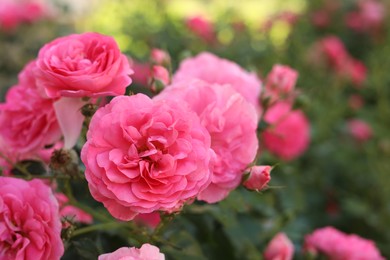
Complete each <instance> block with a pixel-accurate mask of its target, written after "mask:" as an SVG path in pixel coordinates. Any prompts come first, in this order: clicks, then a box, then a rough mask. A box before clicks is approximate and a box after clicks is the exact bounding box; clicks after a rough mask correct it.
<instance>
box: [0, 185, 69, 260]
mask: <svg viewBox="0 0 390 260" xmlns="http://www.w3.org/2000/svg"><path fill="white" fill-rule="evenodd" d="M63 253H64V246H63V244H62V240H61V221H60V216H59V214H58V203H57V201H56V199H55V198H54V196H53V193H52V191H51V189H50V188H49V187H48V186H46V185H45V184H44V183H43V182H42V181H41V180H32V181H29V182H27V181H25V180H22V179H16V178H9V177H0V259H16V260H23V259H41V260H56V259H60V257H61V256H62V254H63Z"/></svg>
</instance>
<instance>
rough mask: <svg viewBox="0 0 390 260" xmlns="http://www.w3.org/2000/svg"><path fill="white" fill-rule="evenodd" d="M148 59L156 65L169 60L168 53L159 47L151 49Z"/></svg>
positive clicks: (166, 62) (167, 62)
mask: <svg viewBox="0 0 390 260" xmlns="http://www.w3.org/2000/svg"><path fill="white" fill-rule="evenodd" d="M150 59H151V60H152V62H154V63H155V64H157V65H163V64H169V63H170V62H171V57H170V56H169V54H168V53H167V52H166V51H163V50H161V49H152V51H151V53H150Z"/></svg>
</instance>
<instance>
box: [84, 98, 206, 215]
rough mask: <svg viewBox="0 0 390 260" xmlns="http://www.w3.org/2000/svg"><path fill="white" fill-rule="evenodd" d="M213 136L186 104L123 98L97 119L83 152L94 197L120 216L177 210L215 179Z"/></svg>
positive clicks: (94, 121) (112, 103) (87, 176)
mask: <svg viewBox="0 0 390 260" xmlns="http://www.w3.org/2000/svg"><path fill="white" fill-rule="evenodd" d="M210 142H211V141H210V135H209V133H208V132H207V130H206V129H205V128H204V127H203V126H202V125H201V123H200V120H199V118H198V116H197V115H196V114H195V113H193V112H192V111H189V110H187V109H186V107H185V106H183V104H180V103H177V102H171V101H154V100H151V99H150V98H148V97H147V96H145V95H142V94H138V95H134V96H120V97H116V98H114V99H113V100H112V101H111V103H109V104H108V105H106V106H105V107H103V108H100V109H99V110H98V111H97V112H96V113H95V115H94V116H93V117H92V120H91V123H90V126H89V131H88V133H87V142H86V144H85V145H84V147H83V149H82V151H81V159H82V161H83V162H84V164H85V167H86V171H85V176H86V178H87V181H88V184H89V189H90V191H91V194H92V196H93V197H94V198H95V199H96V200H98V201H100V202H102V203H103V204H104V206H105V207H106V208H107V209H108V211H109V212H110V213H111V214H112V215H113V216H114V217H115V218H117V219H121V220H131V219H133V218H134V217H135V216H136V215H137V214H138V213H150V212H153V211H156V210H162V211H168V212H171V211H175V210H178V209H179V208H180V207H181V206H182V205H183V203H185V202H186V201H188V200H190V199H192V198H194V197H196V196H197V195H198V194H199V192H201V191H202V190H204V189H205V188H206V187H207V186H208V185H209V183H210V181H211V170H210V167H211V164H210V161H211V158H212V155H213V152H212V150H211V148H210V145H211V143H210Z"/></svg>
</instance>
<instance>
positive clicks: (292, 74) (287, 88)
mask: <svg viewBox="0 0 390 260" xmlns="http://www.w3.org/2000/svg"><path fill="white" fill-rule="evenodd" d="M297 79H298V72H297V71H296V70H294V69H292V68H290V67H289V66H284V65H279V64H276V65H274V66H273V68H272V70H271V72H270V73H269V74H268V76H267V84H266V86H265V92H266V96H269V97H271V98H272V100H273V101H276V100H279V99H281V98H282V99H283V98H284V99H286V98H289V97H291V96H293V92H294V88H295V84H296V83H297Z"/></svg>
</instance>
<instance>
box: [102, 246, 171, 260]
mask: <svg viewBox="0 0 390 260" xmlns="http://www.w3.org/2000/svg"><path fill="white" fill-rule="evenodd" d="M121 259H123V260H125V259H128V260H165V256H164V254H163V253H160V249H158V247H156V246H153V245H150V244H143V245H142V246H141V248H140V249H138V248H135V247H121V248H119V249H117V250H116V251H114V252H112V253H108V254H103V255H100V256H99V258H98V260H121Z"/></svg>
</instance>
